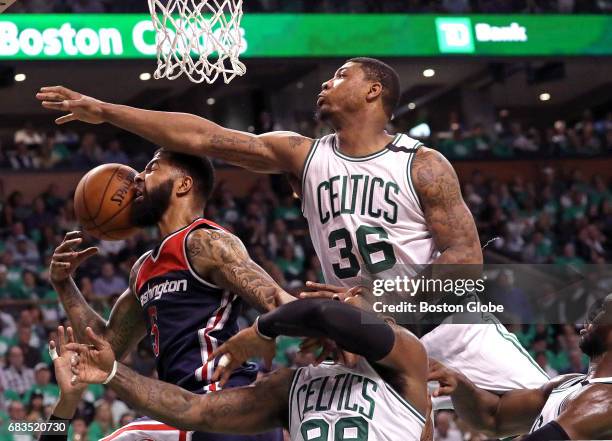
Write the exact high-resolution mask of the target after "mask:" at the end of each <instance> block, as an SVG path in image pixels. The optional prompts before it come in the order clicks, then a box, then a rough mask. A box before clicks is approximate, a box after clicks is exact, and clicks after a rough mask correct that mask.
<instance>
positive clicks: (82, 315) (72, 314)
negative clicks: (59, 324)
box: [53, 277, 106, 341]
mask: <svg viewBox="0 0 612 441" xmlns="http://www.w3.org/2000/svg"><path fill="white" fill-rule="evenodd" d="M53 287H54V288H55V291H57V294H58V295H59V298H60V301H61V302H62V305H63V306H64V309H65V310H66V315H68V318H69V319H70V323H71V325H72V328H73V329H74V333H75V336H76V338H77V340H78V341H86V337H85V328H86V327H87V326H89V327H91V328H92V329H93V331H94V332H95V333H103V332H104V328H105V326H106V321H105V320H104V319H103V318H102V317H100V315H98V313H97V312H96V311H94V309H93V308H92V307H91V306H89V304H88V303H87V300H85V297H83V294H81V291H80V290H79V288H78V287H77V286H76V283H75V282H74V280H73V279H72V277H69V278H68V279H67V280H65V281H63V282H60V283H54V284H53Z"/></svg>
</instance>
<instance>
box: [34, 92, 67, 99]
mask: <svg viewBox="0 0 612 441" xmlns="http://www.w3.org/2000/svg"><path fill="white" fill-rule="evenodd" d="M66 98H67V97H66V96H65V95H62V94H59V93H57V92H38V93H37V94H36V99H38V100H40V101H64V100H65V99H66Z"/></svg>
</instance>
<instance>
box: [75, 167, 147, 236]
mask: <svg viewBox="0 0 612 441" xmlns="http://www.w3.org/2000/svg"><path fill="white" fill-rule="evenodd" d="M135 176H136V170H134V169H133V168H132V167H129V166H127V165H123V164H104V165H100V166H98V167H96V168H94V169H92V170H90V171H89V172H87V174H85V176H83V177H82V178H81V180H80V181H79V184H78V185H77V188H76V191H75V193H74V212H75V214H76V217H77V219H78V221H79V223H80V225H81V227H82V228H83V231H85V232H86V233H88V234H91V235H92V236H94V237H95V238H97V239H102V240H121V239H125V238H127V237H129V236H131V235H132V234H134V233H135V232H136V231H137V228H136V227H134V226H132V224H131V221H130V212H131V205H132V201H133V200H134V186H133V183H134V177H135Z"/></svg>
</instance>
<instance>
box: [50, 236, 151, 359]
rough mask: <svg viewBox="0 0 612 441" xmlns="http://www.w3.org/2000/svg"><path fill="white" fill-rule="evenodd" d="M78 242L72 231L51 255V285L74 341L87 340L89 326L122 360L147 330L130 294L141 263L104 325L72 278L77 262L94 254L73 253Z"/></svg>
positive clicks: (133, 270) (94, 250)
mask: <svg viewBox="0 0 612 441" xmlns="http://www.w3.org/2000/svg"><path fill="white" fill-rule="evenodd" d="M81 242H82V234H81V233H80V232H78V231H73V232H70V233H68V234H66V237H65V239H64V241H63V242H62V243H61V244H60V245H59V246H58V247H57V249H56V250H55V252H54V254H53V258H52V261H51V267H50V279H51V284H52V285H53V288H55V290H56V291H57V293H58V295H59V298H60V301H61V302H62V305H63V306H64V309H65V310H66V314H67V316H68V318H69V319H70V323H71V324H72V327H73V329H74V332H75V335H76V337H77V340H78V341H87V338H86V336H85V328H86V327H87V326H89V327H91V328H92V329H93V330H94V332H96V333H97V334H99V335H104V337H105V338H106V339H108V340H109V341H110V342H111V345H112V347H113V349H114V350H115V354H116V356H117V358H118V359H122V358H123V357H124V356H125V355H126V354H127V352H128V351H129V349H130V348H131V347H132V346H133V345H135V344H137V343H138V342H139V341H140V340H141V339H142V337H144V335H145V329H146V328H145V324H144V321H143V319H142V316H141V309H140V305H139V304H138V302H137V300H136V297H135V296H134V294H133V292H132V286H133V282H134V279H135V277H136V271H137V268H138V265H139V263H140V260H139V261H138V262H136V264H135V265H134V267H133V268H132V272H131V274H130V283H129V287H128V289H127V290H126V291H125V292H124V293H123V294H122V295H121V296H120V297H119V299H118V300H117V302H116V303H115V305H114V306H113V309H112V311H111V316H110V319H109V321H108V322H107V321H106V320H104V319H103V318H102V317H100V315H99V314H98V313H97V312H96V311H95V310H94V309H93V308H92V307H91V306H90V305H89V304H88V303H87V300H86V299H85V297H83V294H82V293H81V291H80V290H79V288H78V287H77V285H76V283H75V282H74V279H73V278H72V274H73V273H74V271H75V270H76V269H77V268H78V266H79V265H80V263H82V262H83V261H84V260H85V259H86V258H87V257H89V256H91V255H93V254H95V253H96V252H97V250H96V249H93V248H88V249H87V250H83V251H76V248H75V247H77V246H78V245H79V244H80V243H81Z"/></svg>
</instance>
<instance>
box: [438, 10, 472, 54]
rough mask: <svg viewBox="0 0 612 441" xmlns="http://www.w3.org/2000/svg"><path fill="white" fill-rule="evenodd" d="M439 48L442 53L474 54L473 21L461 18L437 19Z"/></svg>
mask: <svg viewBox="0 0 612 441" xmlns="http://www.w3.org/2000/svg"><path fill="white" fill-rule="evenodd" d="M436 32H437V34H438V48H439V49H440V52H442V53H457V54H471V53H473V52H474V35H473V33H472V21H471V20H470V19H469V18H461V17H444V18H442V17H438V18H436Z"/></svg>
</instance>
